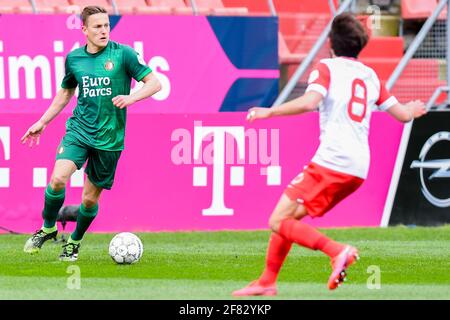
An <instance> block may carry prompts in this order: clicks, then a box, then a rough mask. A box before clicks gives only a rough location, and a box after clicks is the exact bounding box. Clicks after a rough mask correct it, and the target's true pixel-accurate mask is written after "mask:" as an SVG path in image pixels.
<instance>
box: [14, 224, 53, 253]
mask: <svg viewBox="0 0 450 320" xmlns="http://www.w3.org/2000/svg"><path fill="white" fill-rule="evenodd" d="M57 234H58V230H55V231H53V232H49V233H46V232H44V231H43V230H42V229H41V230H37V231H36V232H35V233H34V234H33V235H32V236H31V238H29V239H28V240H27V242H26V243H25V246H24V248H23V251H24V252H26V253H30V254H34V253H38V252H39V250H41V248H42V245H43V244H44V242H45V241H47V240H50V239H56V235H57Z"/></svg>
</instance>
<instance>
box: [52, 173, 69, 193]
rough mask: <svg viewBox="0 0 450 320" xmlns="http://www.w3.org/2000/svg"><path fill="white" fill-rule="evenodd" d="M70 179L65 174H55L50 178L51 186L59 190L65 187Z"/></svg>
mask: <svg viewBox="0 0 450 320" xmlns="http://www.w3.org/2000/svg"><path fill="white" fill-rule="evenodd" d="M68 180H69V178H68V177H65V176H63V175H54V176H53V177H52V179H51V180H50V186H51V187H52V189H53V190H55V191H59V190H62V189H64V187H65V186H66V183H67V181H68Z"/></svg>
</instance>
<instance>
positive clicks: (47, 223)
mask: <svg viewBox="0 0 450 320" xmlns="http://www.w3.org/2000/svg"><path fill="white" fill-rule="evenodd" d="M65 195H66V189H65V188H64V189H62V190H60V191H55V190H53V189H52V187H50V185H48V186H47V189H45V204H44V211H43V212H42V217H43V218H44V226H43V228H42V230H43V231H44V232H45V233H49V232H47V231H50V232H53V231H56V218H57V217H58V212H59V209H61V207H62V205H63V203H64V198H65Z"/></svg>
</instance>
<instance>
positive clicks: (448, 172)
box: [411, 131, 450, 208]
mask: <svg viewBox="0 0 450 320" xmlns="http://www.w3.org/2000/svg"><path fill="white" fill-rule="evenodd" d="M441 141H448V142H450V132H448V131H441V132H438V133H435V134H434V135H432V136H431V137H430V138H429V139H428V140H427V142H425V144H424V145H423V147H422V150H420V155H419V159H420V160H414V161H413V162H412V163H411V169H419V172H420V183H421V185H422V193H423V195H424V196H425V198H427V200H428V201H429V202H430V203H432V204H433V205H435V206H436V207H440V208H446V207H450V198H447V199H441V198H438V197H436V196H434V195H433V194H432V193H431V192H430V190H429V189H428V188H427V184H426V182H428V183H429V181H432V180H434V179H445V178H447V179H448V178H450V159H433V160H425V157H426V155H427V154H428V152H429V151H430V149H431V147H432V146H434V145H435V144H436V143H438V142H441ZM425 170H434V171H433V173H432V174H431V175H430V176H429V177H428V178H427V179H425V177H424V171H425ZM447 190H450V187H449V188H448V189H447Z"/></svg>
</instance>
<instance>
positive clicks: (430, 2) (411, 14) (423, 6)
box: [401, 0, 447, 19]
mask: <svg viewBox="0 0 450 320" xmlns="http://www.w3.org/2000/svg"><path fill="white" fill-rule="evenodd" d="M437 4H438V1H437V0H402V2H401V10H402V18H403V19H427V18H428V17H429V16H430V15H431V14H432V13H433V11H434V10H435V9H436V6H437ZM446 18H447V9H444V10H443V11H442V12H441V14H440V15H439V19H446Z"/></svg>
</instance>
